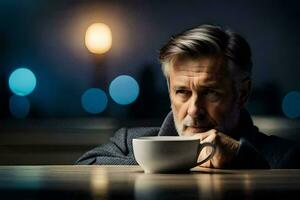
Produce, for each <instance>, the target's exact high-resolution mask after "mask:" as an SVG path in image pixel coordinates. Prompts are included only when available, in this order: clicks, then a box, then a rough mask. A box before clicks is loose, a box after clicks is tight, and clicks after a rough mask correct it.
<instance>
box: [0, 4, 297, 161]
mask: <svg viewBox="0 0 300 200" xmlns="http://www.w3.org/2000/svg"><path fill="white" fill-rule="evenodd" d="M297 2H298V1H271V0H270V1H238V0H236V1H214V0H212V1H201V0H200V1H195V0H190V1H170V0H166V1H158V0H152V1H146V0H145V1H142V0H139V1H138V0H127V1H125V0H123V1H116V0H107V1H100V0H97V1H96V0H81V1H79V0H77V1H75V0H57V1H55V0H43V1H40V0H23V1H21V0H1V1H0V24H1V25H0V95H1V96H0V97H1V98H0V106H1V107H0V108H1V109H0V117H1V122H2V123H1V127H0V131H1V132H2V134H0V137H1V138H0V139H1V141H2V146H0V148H2V150H1V149H0V150H1V151H2V157H1V156H0V160H2V163H5V164H10V163H19V164H20V163H21V164H22V163H23V164H24V163H31V164H32V163H70V162H71V160H72V159H74V158H75V157H77V156H78V155H79V154H81V153H82V152H84V151H85V150H87V149H89V148H90V147H91V146H94V145H97V144H100V143H103V142H105V141H106V139H107V138H108V136H109V135H111V134H112V133H113V131H114V130H115V129H117V128H119V127H120V126H123V125H126V126H136V125H147V126H148V125H153V126H157V125H159V124H160V123H161V120H162V119H163V118H164V116H165V115H166V114H167V112H168V111H169V110H170V105H169V99H168V93H167V87H166V82H165V80H164V77H163V75H162V73H161V67H160V64H159V62H158V51H159V49H160V47H161V46H162V45H163V44H164V43H165V42H166V41H167V40H168V39H169V37H170V36H171V35H173V34H175V33H178V32H181V31H183V30H185V29H187V28H190V27H193V26H196V25H200V24H203V23H212V24H218V25H221V26H224V27H229V28H231V29H233V30H234V31H236V32H238V33H240V34H241V35H243V36H244V37H245V38H246V39H247V40H248V42H249V43H250V46H251V48H252V52H253V62H254V68H253V92H252V95H251V99H250V101H249V103H248V106H247V107H248V109H249V111H250V113H251V114H253V115H254V116H258V118H259V116H264V117H267V118H266V119H273V118H274V117H279V118H280V119H282V120H285V118H286V120H287V117H285V116H284V114H283V111H282V108H281V105H282V100H283V98H284V96H285V95H286V94H288V92H290V91H296V90H299V88H300V81H299V72H300V68H299V66H300V59H299V47H300V39H299V38H300V37H299V35H300V28H299V24H300V23H299V20H300V12H299V11H300V9H299V6H300V3H297ZM96 22H102V23H105V24H107V25H108V26H109V27H110V28H111V30H112V36H113V45H112V49H111V50H110V51H109V52H108V53H106V54H105V55H102V56H97V55H94V54H91V53H90V52H89V51H88V50H87V49H86V47H85V45H84V35H85V31H86V29H87V28H88V26H89V25H91V24H92V23H96ZM20 66H28V68H30V69H31V70H32V71H33V72H34V73H35V75H36V78H37V87H36V88H35V90H34V91H33V93H31V94H30V95H29V96H27V98H28V99H29V101H30V106H31V108H30V113H29V115H28V116H27V118H26V119H14V118H13V116H12V115H11V113H10V111H9V107H8V102H9V98H10V97H11V95H12V92H11V91H10V90H9V87H8V78H9V75H10V73H11V72H12V71H14V70H15V69H16V68H18V67H20ZM122 74H126V75H130V76H132V77H134V78H135V79H136V80H137V81H138V83H139V85H140V96H139V97H138V99H137V100H136V101H135V102H134V103H133V104H130V105H127V106H122V105H118V104H116V103H115V102H114V101H113V100H112V99H111V98H110V97H109V95H108V108H107V109H106V110H105V111H104V112H103V113H100V114H96V115H92V114H89V113H87V112H85V111H84V109H83V108H82V106H81V102H80V99H81V95H82V93H83V92H84V91H85V90H86V89H88V88H90V87H99V88H101V89H103V90H104V91H105V92H107V94H108V84H109V82H111V81H112V80H113V79H114V78H115V77H117V76H119V75H122ZM272 117H273V118H272ZM259 119H260V118H259ZM264 119H265V118H264ZM276 119H277V118H276ZM264 122H265V121H260V123H261V124H265V123H264ZM293 123H294V122H293ZM276 124H278V123H277V121H275V122H274V121H272V122H271V125H270V126H266V127H265V128H266V129H276V128H278V127H277V126H275V125H276ZM279 124H280V123H279ZM284 124H286V123H284ZM294 124H297V125H298V124H299V123H298V121H297V122H296V123H294ZM265 125H266V124H265ZM268 125H269V124H268ZM284 127H289V126H285V125H284ZM281 128H282V127H281ZM100 130H101V131H100ZM103 130H104V131H103ZM277 130H279V129H277ZM99 133H101V134H104V133H108V136H105V137H104V136H101V137H100V136H99V135H98V134H99ZM95 138H97V139H95ZM103 138H106V139H103ZM16 149H18V152H17V153H15V150H16ZM41 149H43V150H45V151H47V152H48V153H49V152H50V153H52V154H53V155H56V156H57V155H58V153H57V152H55V151H59V150H62V151H68V152H69V153H68V154H66V155H65V157H64V158H61V159H60V158H59V157H55V156H52V157H51V156H49V157H50V159H48V160H46V158H45V157H44V155H45V154H41V155H39V156H38V157H35V158H29V157H23V158H20V159H21V160H19V161H16V159H15V158H13V156H16V154H18V153H19V154H22V155H24V152H25V153H26V152H27V153H28V155H29V154H30V155H32V153H33V152H37V151H40V150H41ZM74 149H76V151H77V153H74V152H75V150H74ZM13 151H14V152H13ZM3 152H4V153H3ZM53 152H54V153H53ZM9 153H10V154H13V153H15V154H13V156H10V155H8V154H9ZM60 153H61V152H60ZM60 153H59V154H60ZM70 153H73V154H72V155H73V157H72V156H70ZM60 155H61V154H60ZM3 156H4V157H5V156H6V157H5V158H4V157H3ZM49 157H48V158H49ZM51 158H52V160H51ZM66 158H68V159H67V160H66ZM5 159H6V160H5ZM22 159H23V160H22ZM3 160H5V162H4V161H3Z"/></svg>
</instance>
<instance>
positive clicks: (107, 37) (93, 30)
mask: <svg viewBox="0 0 300 200" xmlns="http://www.w3.org/2000/svg"><path fill="white" fill-rule="evenodd" d="M85 45H86V47H87V48H88V50H89V51H90V52H92V53H95V54H104V53H106V52H107V51H108V50H109V49H110V48H111V45H112V34H111V30H110V28H109V27H108V26H107V25H106V24H103V23H95V24H92V25H91V26H89V27H88V29H87V31H86V34H85Z"/></svg>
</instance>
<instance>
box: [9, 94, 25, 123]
mask: <svg viewBox="0 0 300 200" xmlns="http://www.w3.org/2000/svg"><path fill="white" fill-rule="evenodd" d="M9 110H10V113H11V114H12V115H13V116H14V117H16V118H25V117H26V116H27V115H28V114H29V110H30V103H29V101H28V99H27V97H24V96H17V95H13V96H11V97H10V99H9Z"/></svg>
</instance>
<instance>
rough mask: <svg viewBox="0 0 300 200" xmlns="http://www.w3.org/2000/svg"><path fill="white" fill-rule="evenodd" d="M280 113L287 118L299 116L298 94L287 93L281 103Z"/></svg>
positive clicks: (295, 92) (299, 99) (299, 96)
mask: <svg viewBox="0 0 300 200" xmlns="http://www.w3.org/2000/svg"><path fill="white" fill-rule="evenodd" d="M282 111H283V112H284V114H285V115H286V116H287V117H289V118H296V117H299V116H300V92H298V91H292V92H289V93H288V94H287V95H286V96H285V97H284V98H283V101H282Z"/></svg>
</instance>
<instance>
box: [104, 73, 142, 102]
mask: <svg viewBox="0 0 300 200" xmlns="http://www.w3.org/2000/svg"><path fill="white" fill-rule="evenodd" d="M139 92H140V88H139V84H138V83H137V81H136V80H135V79H134V78H132V77H131V76H127V75H121V76H118V77H117V78H115V79H114V80H113V81H112V82H111V83H110V85H109V94H110V96H111V98H112V99H113V100H114V101H115V102H116V103H118V104H121V105H128V104H131V103H132V102H134V101H135V100H136V99H137V97H138V95H139Z"/></svg>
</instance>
